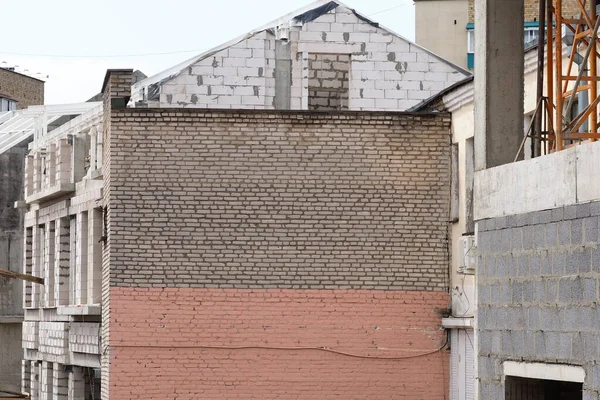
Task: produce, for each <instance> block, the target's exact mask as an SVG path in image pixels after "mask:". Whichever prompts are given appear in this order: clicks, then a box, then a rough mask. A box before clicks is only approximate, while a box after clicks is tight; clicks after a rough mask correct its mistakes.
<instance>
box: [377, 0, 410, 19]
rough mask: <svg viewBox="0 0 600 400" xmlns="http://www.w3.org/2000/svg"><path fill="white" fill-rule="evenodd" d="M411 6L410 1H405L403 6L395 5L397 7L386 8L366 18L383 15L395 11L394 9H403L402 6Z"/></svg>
mask: <svg viewBox="0 0 600 400" xmlns="http://www.w3.org/2000/svg"><path fill="white" fill-rule="evenodd" d="M412 4H413V1H412V0H411V1H407V2H405V3H403V4H399V5H397V6H395V7H392V8H388V9H385V10H381V11H377V12H375V13H373V14H369V15H367V17H372V16H373V15H377V14H383V13H385V12H388V11H392V10H395V9H397V8H400V7H404V6H408V5H412Z"/></svg>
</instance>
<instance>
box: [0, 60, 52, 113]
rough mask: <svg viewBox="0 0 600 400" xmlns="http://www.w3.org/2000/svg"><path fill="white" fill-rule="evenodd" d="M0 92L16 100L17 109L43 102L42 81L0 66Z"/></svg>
mask: <svg viewBox="0 0 600 400" xmlns="http://www.w3.org/2000/svg"><path fill="white" fill-rule="evenodd" d="M0 94H4V95H7V96H9V97H11V98H13V99H15V100H17V101H18V103H17V109H22V108H27V107H29V106H35V105H40V104H44V82H43V81H40V80H38V79H35V78H31V77H29V76H27V75H23V74H19V73H18V72H14V71H9V70H7V69H4V68H0Z"/></svg>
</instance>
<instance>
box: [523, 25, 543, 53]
mask: <svg viewBox="0 0 600 400" xmlns="http://www.w3.org/2000/svg"><path fill="white" fill-rule="evenodd" d="M538 37H539V28H538V27H537V26H535V27H526V28H525V32H524V34H523V38H524V40H525V48H528V47H531V46H533V45H534V44H536V43H537V40H538Z"/></svg>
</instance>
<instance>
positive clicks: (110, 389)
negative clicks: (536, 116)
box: [102, 109, 450, 400]
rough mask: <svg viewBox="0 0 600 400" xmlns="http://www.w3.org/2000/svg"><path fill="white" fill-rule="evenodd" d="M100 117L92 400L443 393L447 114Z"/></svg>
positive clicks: (119, 113)
mask: <svg viewBox="0 0 600 400" xmlns="http://www.w3.org/2000/svg"><path fill="white" fill-rule="evenodd" d="M110 119H111V121H110V127H111V128H110V132H108V135H107V136H106V138H107V140H106V141H105V142H104V145H105V152H106V153H105V173H107V172H108V173H109V174H110V176H109V179H106V176H105V179H104V196H105V201H106V204H107V205H108V207H109V210H110V211H109V213H108V227H109V231H108V232H109V237H108V241H107V246H105V254H104V263H105V267H106V268H105V270H104V276H103V285H104V286H103V290H104V294H103V296H104V298H103V316H102V344H103V346H106V347H105V348H104V349H103V351H102V354H103V380H102V382H103V398H145V399H158V398H161V399H162V398H166V397H172V396H180V397H188V398H202V397H206V398H231V399H233V398H243V397H251V396H255V397H260V398H266V399H268V398H273V399H274V398H286V397H291V398H311V397H318V398H342V397H343V398H347V397H356V396H359V397H369V398H375V399H379V398H381V399H383V398H389V397H393V396H396V395H397V394H398V393H401V394H402V396H404V397H405V398H407V399H415V400H416V399H439V398H441V397H443V396H444V394H445V393H447V383H446V379H445V377H447V371H446V368H447V365H448V353H447V351H446V350H440V348H441V347H443V345H444V343H445V339H446V337H445V332H444V330H443V329H442V328H441V327H440V325H441V314H442V313H443V310H445V309H446V308H447V306H448V304H449V301H450V298H449V295H448V276H447V275H448V257H449V254H448V243H447V237H448V213H449V198H450V196H449V194H450V188H449V175H450V146H449V145H450V143H449V140H450V131H449V128H450V127H449V123H450V120H449V118H448V116H446V115H443V114H438V115H411V114H395V113H343V114H318V115H315V114H314V113H309V112H274V111H261V112H258V111H252V112H247V111H241V110H235V111H234V110H230V111H227V110H221V111H217V110H211V111H203V110H191V109H176V110H164V109H111V110H110ZM174 155H176V157H175V156H174ZM107 160H110V161H107ZM107 249H108V250H107ZM107 300H108V303H110V307H107V306H106V304H107ZM150 314H152V315H150ZM190 327H192V329H190ZM246 346H248V347H249V348H247V349H241V348H240V347H246ZM169 349H170V350H169ZM327 349H332V350H339V351H341V352H343V353H349V354H350V355H351V356H348V355H347V354H346V355H344V354H339V353H331V352H328V351H323V350H327ZM352 355H355V356H358V357H352ZM393 356H396V357H400V359H398V360H395V361H392V360H387V359H385V357H393ZM364 357H367V358H364ZM403 357H409V358H407V359H402V358H403ZM142 365H146V366H150V368H141V366H142ZM156 371H160V372H159V373H156ZM324 376H326V377H327V379H323V377H324ZM105 377H107V378H109V379H108V381H107V380H105Z"/></svg>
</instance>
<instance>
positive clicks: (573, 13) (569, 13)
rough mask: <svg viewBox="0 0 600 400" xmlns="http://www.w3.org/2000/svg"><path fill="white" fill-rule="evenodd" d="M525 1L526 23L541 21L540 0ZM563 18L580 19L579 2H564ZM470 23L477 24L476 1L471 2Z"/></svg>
mask: <svg viewBox="0 0 600 400" xmlns="http://www.w3.org/2000/svg"><path fill="white" fill-rule="evenodd" d="M524 1H525V22H533V21H538V20H539V15H540V8H539V7H540V3H539V1H538V0H524ZM562 9H563V16H564V17H579V14H580V8H579V5H578V3H577V0H563V5H562ZM469 22H475V0H469Z"/></svg>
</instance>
